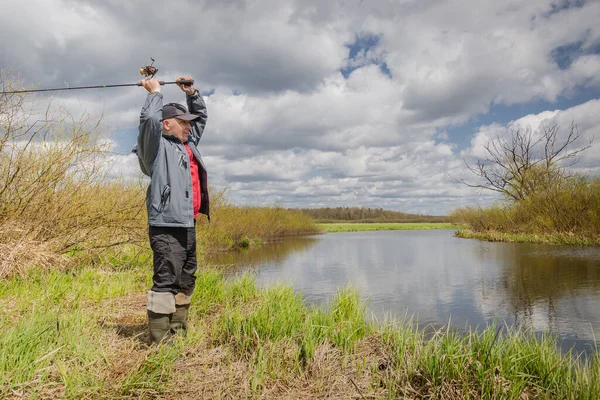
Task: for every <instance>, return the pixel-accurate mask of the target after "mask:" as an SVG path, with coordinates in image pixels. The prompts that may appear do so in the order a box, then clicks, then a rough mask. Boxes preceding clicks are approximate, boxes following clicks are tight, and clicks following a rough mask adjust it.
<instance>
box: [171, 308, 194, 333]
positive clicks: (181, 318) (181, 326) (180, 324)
mask: <svg viewBox="0 0 600 400" xmlns="http://www.w3.org/2000/svg"><path fill="white" fill-rule="evenodd" d="M189 310H190V305H189V304H183V305H176V306H175V313H174V314H171V333H173V334H177V335H179V336H181V337H185V335H186V333H187V319H188V312H189Z"/></svg>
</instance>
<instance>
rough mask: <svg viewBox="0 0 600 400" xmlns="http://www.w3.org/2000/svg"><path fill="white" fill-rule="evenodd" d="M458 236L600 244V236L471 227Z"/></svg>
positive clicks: (489, 239) (534, 241)
mask: <svg viewBox="0 0 600 400" xmlns="http://www.w3.org/2000/svg"><path fill="white" fill-rule="evenodd" d="M455 235H456V237H459V238H463V239H479V240H485V241H488V242H512V243H543V244H564V245H570V246H600V237H594V238H592V237H586V236H580V235H576V234H573V233H571V234H569V233H551V234H545V235H544V234H534V233H506V232H497V231H485V232H474V231H472V230H470V229H459V230H457V231H456V233H455Z"/></svg>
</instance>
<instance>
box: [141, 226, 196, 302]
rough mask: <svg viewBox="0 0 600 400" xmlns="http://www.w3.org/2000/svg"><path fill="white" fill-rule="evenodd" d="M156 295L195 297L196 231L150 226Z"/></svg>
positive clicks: (153, 279) (153, 288)
mask: <svg viewBox="0 0 600 400" xmlns="http://www.w3.org/2000/svg"><path fill="white" fill-rule="evenodd" d="M148 236H149V237H150V247H151V248H152V252H153V253H154V276H153V277H152V281H153V286H152V291H154V292H171V293H173V294H177V293H179V292H182V293H184V294H186V295H188V296H191V295H192V292H193V291H194V287H195V286H196V276H195V275H194V274H195V273H196V269H197V263H196V229H195V227H193V228H173V227H159V226H150V227H149V228H148Z"/></svg>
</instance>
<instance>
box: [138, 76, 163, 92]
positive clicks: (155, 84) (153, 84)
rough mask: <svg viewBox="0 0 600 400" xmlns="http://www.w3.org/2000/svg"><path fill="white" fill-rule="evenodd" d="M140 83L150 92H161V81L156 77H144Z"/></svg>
mask: <svg viewBox="0 0 600 400" xmlns="http://www.w3.org/2000/svg"><path fill="white" fill-rule="evenodd" d="M140 83H141V84H142V86H143V87H144V88H146V90H147V91H148V93H156V92H160V82H159V81H158V79H156V78H147V79H142V81H141V82H140Z"/></svg>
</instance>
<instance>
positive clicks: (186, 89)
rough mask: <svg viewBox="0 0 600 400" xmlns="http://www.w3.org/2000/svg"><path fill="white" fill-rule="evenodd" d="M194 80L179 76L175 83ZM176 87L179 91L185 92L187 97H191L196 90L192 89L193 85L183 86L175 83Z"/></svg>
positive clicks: (189, 77)
mask: <svg viewBox="0 0 600 400" xmlns="http://www.w3.org/2000/svg"><path fill="white" fill-rule="evenodd" d="M193 79H194V78H192V77H191V76H180V77H179V78H177V80H176V81H175V82H180V81H191V80H193ZM177 86H179V89H181V90H183V91H184V92H185V94H187V95H188V96H192V95H193V94H194V93H196V89H195V88H194V85H193V84H191V85H183V84H181V83H177Z"/></svg>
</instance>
